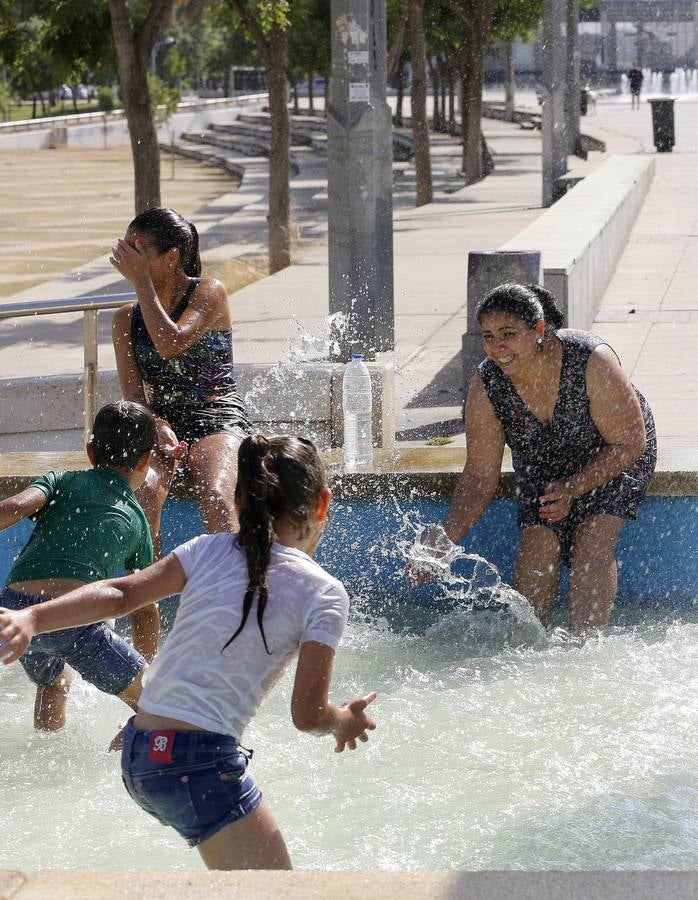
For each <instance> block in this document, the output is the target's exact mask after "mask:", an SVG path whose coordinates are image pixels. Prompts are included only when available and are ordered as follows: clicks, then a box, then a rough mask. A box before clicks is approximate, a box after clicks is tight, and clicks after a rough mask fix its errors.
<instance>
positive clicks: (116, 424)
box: [92, 400, 157, 472]
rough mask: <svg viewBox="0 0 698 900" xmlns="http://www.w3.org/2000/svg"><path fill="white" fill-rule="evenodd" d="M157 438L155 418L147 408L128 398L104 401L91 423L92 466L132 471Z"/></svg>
mask: <svg viewBox="0 0 698 900" xmlns="http://www.w3.org/2000/svg"><path fill="white" fill-rule="evenodd" d="M156 440H157V427H156V425H155V418H154V417H153V414H152V413H151V412H150V410H149V409H146V408H145V406H142V405H141V404H140V403H132V402H131V401H130V400H118V401H117V402H116V403H107V404H106V406H103V407H102V408H101V409H100V411H99V412H98V413H97V415H96V416H95V421H94V424H93V426H92V451H93V454H94V461H95V466H97V467H98V468H99V467H102V468H106V467H111V468H114V469H123V470H124V471H126V472H132V471H133V470H134V469H135V468H136V464H137V462H138V460H139V459H140V458H141V457H142V456H143V454H144V453H147V452H148V450H152V449H153V447H154V446H155V442H156Z"/></svg>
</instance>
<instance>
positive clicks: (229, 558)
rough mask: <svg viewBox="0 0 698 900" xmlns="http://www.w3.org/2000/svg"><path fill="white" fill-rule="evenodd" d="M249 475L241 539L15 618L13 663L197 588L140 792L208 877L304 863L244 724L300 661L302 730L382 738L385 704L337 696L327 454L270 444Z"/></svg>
mask: <svg viewBox="0 0 698 900" xmlns="http://www.w3.org/2000/svg"><path fill="white" fill-rule="evenodd" d="M238 467H239V469H238V481H237V488H236V494H235V500H236V505H237V508H238V513H239V517H240V531H239V533H238V534H232V535H231V534H228V533H224V534H206V535H202V536H200V537H197V538H194V540H192V541H189V542H187V543H186V544H183V545H182V546H181V547H178V548H177V549H176V550H174V551H173V552H172V553H170V554H169V556H167V557H166V558H165V559H163V560H161V561H159V562H157V563H155V565H153V566H150V567H149V568H147V569H144V570H142V571H140V572H136V573H134V574H132V575H128V576H126V577H124V578H114V579H110V580H108V581H101V582H95V583H94V584H89V585H85V587H83V588H79V589H78V590H75V591H72V592H71V593H69V594H65V595H64V596H63V597H61V598H60V599H57V600H52V601H50V602H46V603H42V604H39V605H37V606H33V607H29V608H27V609H23V610H21V611H9V610H2V611H0V628H1V629H2V631H1V632H0V639H1V640H2V642H1V643H0V648H2V649H0V654H2V653H5V657H4V661H5V663H6V664H7V663H10V662H13V661H14V660H15V659H18V658H19V657H20V656H21V654H22V653H23V652H24V649H25V648H26V646H27V645H28V643H29V641H30V640H31V638H32V636H33V635H34V634H39V633H42V632H46V631H55V630H57V629H60V628H68V627H73V626H77V625H85V624H88V623H90V622H97V621H101V620H103V619H107V618H112V617H116V616H124V615H126V614H127V613H132V612H133V611H134V610H137V609H140V608H141V607H144V606H147V605H148V604H150V603H153V602H155V601H157V600H161V599H162V598H163V597H168V596H170V595H171V594H177V593H181V601H180V605H179V609H178V612H177V617H176V619H175V623H174V626H173V628H172V631H171V633H170V635H169V636H168V638H167V640H166V642H165V644H164V646H163V647H162V649H161V650H160V652H159V653H158V655H157V657H156V659H155V661H154V662H153V664H152V665H151V666H150V668H149V669H147V671H146V673H145V675H144V677H143V693H142V695H141V698H140V701H139V706H138V712H137V714H136V716H135V717H134V718H133V719H131V721H130V722H129V723H128V725H127V726H126V729H125V732H124V745H123V752H122V774H123V779H124V783H125V785H126V788H127V790H128V792H129V794H130V795H131V796H132V797H133V799H134V800H135V801H136V803H138V804H139V805H140V806H141V807H142V808H143V809H144V810H146V812H148V813H150V814H151V815H153V816H154V817H155V818H156V819H158V820H159V821H160V822H162V823H163V824H166V825H171V826H172V827H173V828H175V829H176V830H177V831H178V832H179V833H180V834H181V835H182V836H183V837H184V838H185V839H186V840H187V841H188V843H189V845H190V846H193V847H196V848H197V849H198V851H199V853H200V854H201V857H202V859H203V860H204V862H205V864H206V865H207V866H208V868H210V869H253V868H259V869H277V868H278V869H283V868H290V867H291V861H290V859H289V855H288V851H287V849H286V844H285V843H284V839H283V837H282V836H281V833H280V831H279V829H278V826H277V825H276V822H275V821H274V818H273V816H272V814H271V812H270V810H269V808H268V807H267V805H266V803H265V802H264V801H262V796H261V793H260V791H259V789H258V788H257V786H256V785H255V783H254V782H253V781H252V779H251V778H250V776H249V775H248V774H247V771H246V770H247V765H248V755H251V754H248V753H246V752H244V751H243V749H242V748H241V747H240V745H239V741H240V739H241V738H242V734H243V731H244V728H245V727H246V725H247V724H248V722H249V721H250V720H251V719H252V718H253V716H254V714H255V712H256V711H257V708H258V706H259V704H260V703H261V701H262V699H263V697H264V695H265V694H266V692H267V691H268V690H269V689H270V687H271V686H272V685H273V684H274V682H275V681H276V679H277V678H278V677H279V676H280V675H281V673H282V671H283V669H284V668H285V666H286V665H287V664H288V663H289V661H290V660H291V659H292V657H294V656H295V655H296V654H298V653H299V651H300V653H299V657H298V663H297V666H296V676H295V682H294V687H293V699H292V703H291V715H292V719H293V723H294V725H295V726H296V728H298V729H299V730H301V731H308V732H313V733H315V734H333V735H334V737H335V740H336V747H335V750H337V751H338V752H341V751H342V750H343V749H344V747H345V746H348V747H349V748H350V749H352V750H354V749H356V741H357V739H358V740H360V741H366V740H368V734H367V732H368V731H370V730H372V729H373V728H375V722H374V721H373V720H372V719H371V718H369V717H368V716H367V715H366V712H365V709H366V707H367V705H368V704H369V703H370V702H371V701H372V700H373V699H375V696H376V695H375V694H374V693H371V694H368V695H367V696H365V697H361V698H358V699H356V700H352V701H351V702H349V703H345V704H343V705H342V706H335V705H333V704H332V703H330V702H329V699H328V693H329V687H330V680H331V675H332V662H333V658H334V653H335V649H336V647H337V644H338V642H339V638H340V637H341V634H342V631H343V629H344V625H345V623H346V617H347V609H348V598H347V594H346V591H345V590H344V587H343V586H342V584H341V583H340V582H339V581H337V580H336V579H335V578H332V576H331V575H328V573H327V572H325V571H324V570H323V569H322V568H321V567H320V566H319V565H318V564H317V563H315V562H314V561H313V560H312V559H311V557H312V555H313V553H314V551H315V549H316V547H317V546H318V544H319V542H320V539H321V537H322V532H323V529H324V527H325V523H326V521H327V510H328V506H329V502H330V491H329V489H328V487H327V483H326V480H325V474H324V471H323V468H322V463H321V462H320V459H319V457H318V454H317V451H316V450H315V447H314V446H313V445H312V444H311V443H310V441H305V440H303V439H301V438H295V437H272V438H265V437H263V436H262V435H255V436H253V437H248V438H245V440H244V441H243V442H242V444H241V445H240V450H239V455H238ZM255 600H256V606H255ZM253 610H254V616H252V617H250V613H251V612H252V611H253ZM250 618H251V620H250Z"/></svg>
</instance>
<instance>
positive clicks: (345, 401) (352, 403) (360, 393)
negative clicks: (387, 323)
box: [342, 353, 373, 472]
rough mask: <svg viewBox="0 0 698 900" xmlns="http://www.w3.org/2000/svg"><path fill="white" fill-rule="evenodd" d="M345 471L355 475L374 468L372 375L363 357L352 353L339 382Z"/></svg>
mask: <svg viewBox="0 0 698 900" xmlns="http://www.w3.org/2000/svg"><path fill="white" fill-rule="evenodd" d="M342 409H343V412H344V469H345V471H346V472H356V471H359V470H360V469H368V468H371V467H372V465H373V428H372V416H371V411H372V402H371V376H370V375H369V372H368V369H367V368H366V364H365V363H364V361H363V354H361V353H353V354H352V357H351V362H350V363H347V367H346V369H345V370H344V380H343V382H342Z"/></svg>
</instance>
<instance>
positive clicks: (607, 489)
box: [479, 328, 657, 563]
mask: <svg viewBox="0 0 698 900" xmlns="http://www.w3.org/2000/svg"><path fill="white" fill-rule="evenodd" d="M557 337H558V339H559V340H560V342H561V343H562V367H561V370H560V388H559V393H558V397H557V402H556V404H555V410H554V412H553V417H552V421H551V422H550V423H546V422H541V421H540V420H539V419H537V418H536V416H534V415H533V413H532V412H531V410H530V409H529V408H528V406H526V404H525V403H524V402H523V400H522V399H521V397H520V396H519V395H518V393H517V391H516V388H515V387H514V385H513V384H512V382H511V381H510V379H509V378H508V377H507V376H506V375H505V374H504V372H503V371H502V369H501V368H500V367H499V366H498V365H497V363H495V362H494V361H493V360H491V359H486V360H485V361H484V362H482V363H480V366H479V373H480V377H481V378H482V382H483V384H484V386H485V390H486V391H487V396H488V397H489V399H490V402H491V404H492V406H493V408H494V411H495V414H496V416H497V418H498V419H499V420H500V422H501V423H502V426H503V428H504V434H505V436H506V441H507V444H508V445H509V447H510V448H511V455H512V462H513V465H514V474H515V478H516V493H517V498H518V507H519V510H518V512H519V528H527V527H529V526H531V525H541V524H546V523H542V522H541V519H540V516H539V512H538V511H539V509H540V503H539V500H538V498H539V497H540V496H541V495H542V494H543V493H545V488H546V486H547V485H548V483H549V482H551V481H557V480H558V479H562V478H568V477H569V476H571V475H573V474H574V473H575V472H578V471H579V470H580V469H582V468H583V467H584V466H586V465H587V464H588V463H589V462H590V461H591V460H592V459H593V458H594V456H595V455H596V454H597V453H598V452H599V450H600V449H601V448H602V447H604V446H606V442H605V441H604V439H603V438H602V437H601V435H600V434H599V431H598V429H597V428H596V425H595V424H594V421H593V419H592V418H591V415H590V412H589V397H588V394H587V387H586V370H587V363H588V361H589V357H590V356H591V354H592V352H593V351H594V349H595V348H596V347H599V346H600V345H602V344H605V343H606V342H605V341H603V340H601V338H599V337H596V336H595V335H593V334H588V333H587V332H584V331H574V330H572V329H568V328H563V329H560V330H559V331H557ZM635 393H636V394H637V397H638V400H639V401H640V407H641V409H642V415H643V419H644V421H645V430H646V433H647V440H646V443H645V450H644V452H643V453H642V455H641V456H639V457H638V458H637V459H636V460H635V462H634V463H633V464H632V465H631V466H629V467H628V468H627V469H626V470H625V471H624V472H622V473H621V474H620V475H618V476H616V477H615V478H613V479H611V481H608V482H606V484H602V485H600V486H599V487H597V488H594V490H592V491H589V492H588V493H587V494H583V495H582V496H581V497H578V498H577V499H576V500H575V501H574V503H573V504H572V508H571V510H570V512H569V514H568V515H567V516H566V518H564V519H563V520H562V521H561V522H555V523H550V524H546V527H548V528H550V529H551V530H552V531H554V532H555V534H556V535H557V537H558V539H559V541H560V547H561V549H562V556H563V559H564V560H565V561H566V562H568V563H569V560H570V552H571V547H572V541H573V539H574V532H575V529H576V528H577V526H578V525H581V523H582V522H584V521H585V520H586V519H588V518H590V517H591V516H594V515H599V514H606V515H611V516H618V517H620V518H622V519H634V518H635V517H636V516H637V509H638V506H639V504H640V501H641V500H642V498H643V497H644V496H645V492H646V490H647V486H648V485H649V482H650V479H651V478H652V473H653V472H654V467H655V464H656V462H657V435H656V431H655V427H654V420H653V418H652V412H651V410H650V408H649V404H648V403H647V401H646V400H645V398H644V397H643V396H642V394H641V393H640V392H639V391H638V390H637V388H635Z"/></svg>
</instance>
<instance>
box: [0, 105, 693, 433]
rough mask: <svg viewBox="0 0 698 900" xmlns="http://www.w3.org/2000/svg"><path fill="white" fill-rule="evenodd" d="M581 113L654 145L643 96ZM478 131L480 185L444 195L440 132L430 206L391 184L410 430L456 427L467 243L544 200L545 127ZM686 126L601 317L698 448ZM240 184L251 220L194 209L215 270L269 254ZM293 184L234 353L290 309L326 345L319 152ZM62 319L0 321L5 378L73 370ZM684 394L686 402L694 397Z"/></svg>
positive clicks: (285, 324)
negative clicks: (269, 272) (269, 266)
mask: <svg viewBox="0 0 698 900" xmlns="http://www.w3.org/2000/svg"><path fill="white" fill-rule="evenodd" d="M583 124H584V128H585V130H588V131H590V132H592V133H595V134H597V135H598V136H600V137H602V138H603V139H604V140H605V141H606V142H607V145H608V151H609V152H620V153H638V152H653V147H652V144H651V125H650V110H649V105H643V107H642V109H641V110H640V111H639V112H632V111H631V110H630V109H629V108H627V109H626V108H625V107H624V106H623V105H622V104H619V103H617V102H609V103H603V102H599V104H598V106H597V111H596V115H595V116H589V117H587V118H586V119H584V120H583ZM484 127H485V133H486V136H487V138H488V141H489V143H490V146H491V148H492V151H493V153H494V156H495V161H496V164H497V167H496V169H495V172H494V173H493V174H492V175H491V176H490V177H488V178H487V179H485V180H484V181H483V182H481V183H480V184H477V185H473V186H471V187H468V188H465V189H463V190H456V191H455V192H454V193H449V190H453V189H454V188H457V187H458V180H457V176H456V172H457V168H458V162H459V155H458V147H457V145H456V144H455V143H454V142H453V141H450V140H449V139H445V138H435V140H434V159H435V165H434V169H435V173H436V177H435V181H436V184H437V187H438V188H440V189H439V190H437V193H436V197H435V202H434V203H433V204H430V205H429V206H427V207H422V208H421V209H414V208H413V207H412V206H411V203H412V197H413V186H412V184H411V180H412V175H411V173H410V172H409V170H408V172H407V173H406V175H405V176H404V177H403V179H401V180H399V181H398V182H397V184H396V204H395V205H396V213H395V298H396V300H395V306H396V350H395V352H394V353H393V354H391V355H390V356H389V359H391V360H392V361H393V362H394V363H395V364H396V366H397V368H398V379H397V383H398V393H399V406H400V409H401V412H400V414H399V416H398V428H399V431H400V437H401V438H402V439H406V440H409V439H415V440H418V439H423V437H424V436H425V435H426V434H429V433H442V434H443V433H448V432H455V431H457V430H459V425H458V419H459V416H460V406H461V399H462V385H461V383H460V381H461V379H460V363H459V359H458V354H459V350H460V341H461V334H462V332H463V331H464V324H465V301H466V273H467V254H468V251H470V250H488V249H496V248H497V247H499V246H501V245H502V244H503V243H505V242H506V241H507V240H509V239H510V238H511V237H513V236H514V235H515V234H517V233H518V232H519V231H520V230H521V229H522V228H524V227H525V226H526V225H527V224H528V223H529V222H530V221H532V220H533V219H534V218H535V217H536V216H538V215H540V214H541V212H542V209H541V207H540V190H541V187H540V177H541V176H540V135H539V133H538V132H531V131H524V130H522V129H520V128H519V127H518V126H512V125H510V124H508V123H499V122H491V121H490V122H485V123H484ZM677 138H678V140H677V147H676V149H675V152H674V153H673V154H664V155H657V167H658V168H657V178H656V180H655V184H654V186H653V188H652V190H651V193H650V196H649V197H648V200H647V202H646V204H645V207H644V209H643V211H642V213H641V215H640V217H639V218H638V222H637V224H636V227H635V229H634V231H633V234H632V236H631V240H630V242H629V244H628V247H627V249H626V252H625V253H624V255H623V257H622V259H621V261H620V264H619V266H618V269H617V272H616V276H615V277H614V279H613V281H612V282H611V284H610V286H609V289H608V291H607V294H606V297H605V298H604V302H603V305H602V308H601V311H600V314H599V319H598V322H597V324H596V326H595V327H596V330H597V331H599V332H600V333H601V334H603V335H604V336H606V337H608V339H609V340H610V341H612V342H613V344H614V346H615V347H616V348H617V349H618V351H619V352H620V354H621V355H622V357H623V359H624V362H625V364H626V366H627V368H628V369H629V371H630V372H631V374H632V377H633V379H634V380H635V381H636V382H637V383H638V386H639V387H641V388H642V389H643V390H644V391H645V392H646V393H647V395H648V397H649V399H650V401H651V403H652V405H653V407H654V409H655V412H656V415H657V419H658V423H659V430H660V437H661V439H662V442H663V444H664V446H665V447H671V446H674V447H694V448H695V447H698V423H697V422H696V416H695V398H696V392H697V391H698V361H696V360H695V359H694V357H695V355H696V354H695V347H696V337H697V336H698V335H697V334H696V332H697V330H698V321H697V320H698V308H697V305H696V301H695V299H694V297H695V293H694V284H695V275H696V274H697V273H696V266H695V264H694V263H693V262H692V259H693V257H692V255H691V247H692V246H693V244H694V243H695V241H696V239H697V238H698V213H694V211H695V210H696V209H698V179H696V178H695V171H696V164H697V163H698V104H696V103H693V102H686V103H680V104H677ZM602 158H603V157H602V155H601V154H592V157H591V158H590V161H589V162H588V163H586V164H584V163H580V162H576V161H575V167H576V168H581V169H584V168H590V167H593V166H594V165H596V164H598V163H599V162H600V161H601V159H602ZM255 177H258V178H259V179H262V178H263V175H262V174H261V173H259V172H257V174H256V176H255ZM245 187H246V189H247V191H249V192H250V198H251V199H250V202H249V204H248V205H247V206H246V215H245V217H242V216H240V214H239V206H240V202H241V201H242V200H243V197H242V196H238V197H235V195H233V194H227V195H225V197H224V198H220V200H219V201H216V202H214V203H212V204H210V205H209V206H208V207H206V209H205V210H203V211H202V212H201V213H200V214H199V216H198V220H200V221H201V223H202V226H203V227H202V231H203V232H204V237H203V241H204V247H207V248H208V249H207V254H208V262H209V263H210V268H213V269H214V270H215V266H216V261H217V260H220V259H221V258H222V257H224V256H225V255H226V254H229V253H230V252H231V248H232V252H238V251H242V258H244V257H245V255H247V257H249V258H254V256H255V254H259V253H260V252H261V250H262V247H263V244H262V240H263V230H264V214H265V204H264V202H263V187H262V183H261V181H259V182H258V183H257V185H256V184H255V181H254V179H249V180H248V184H247V186H245V185H243V188H245ZM256 187H258V188H259V190H257V196H256V199H255V198H254V197H253V194H254V193H255V188H256ZM294 189H295V191H296V196H298V195H299V194H298V192H304V197H305V200H306V201H307V200H311V201H312V203H311V204H309V205H306V207H305V209H306V212H305V213H304V214H303V222H302V225H303V228H304V233H305V235H306V236H308V240H307V241H306V242H305V243H304V244H303V245H302V246H301V252H302V255H301V258H300V259H299V260H298V264H297V265H296V266H294V267H292V269H291V270H286V271H285V272H281V273H279V274H277V275H275V276H273V277H272V278H266V279H264V280H262V281H258V282H255V283H254V284H250V285H249V286H247V287H245V288H243V289H242V290H240V291H238V292H237V293H235V294H234V295H233V297H232V306H233V312H234V318H235V323H236V337H235V347H236V359H237V360H238V361H239V362H276V361H278V360H279V359H280V358H283V357H284V356H285V355H286V352H287V347H288V342H289V340H294V339H295V337H296V335H297V330H296V327H295V325H294V323H293V317H295V319H297V320H299V321H300V322H301V323H302V325H303V326H304V328H306V329H308V330H309V331H311V332H315V333H316V334H318V335H320V338H319V340H318V341H317V342H316V344H317V345H318V346H321V345H322V334H323V333H324V332H325V328H326V326H325V316H326V314H327V272H326V254H327V250H326V242H325V239H324V238H325V225H324V221H323V210H324V204H325V202H326V183H325V181H324V173H323V167H322V165H321V164H319V165H318V164H317V163H316V162H313V164H312V165H310V164H308V165H306V167H305V168H303V167H302V169H301V176H300V177H299V179H297V180H295V181H294ZM308 209H309V212H307V210H308ZM207 234H208V235H209V236H210V237H209V238H207V237H206V235H207ZM214 235H217V237H216V240H215V241H214V240H212V238H213V237H214ZM260 235H261V237H260ZM206 258H207V257H206V255H205V259H206ZM90 274H91V280H90V281H83V282H82V283H81V284H80V285H75V284H73V285H72V290H73V292H74V293H85V292H87V291H91V290H94V289H96V288H98V287H99V288H101V289H103V290H107V291H109V292H113V291H115V290H118V289H121V288H123V283H118V282H116V281H115V280H114V277H113V274H112V273H111V272H109V271H108V270H107V269H106V268H105V266H104V261H103V260H102V261H101V262H100V261H97V262H96V263H95V264H94V265H93V267H92V269H91V271H90ZM70 287H71V286H70V284H69V283H68V281H67V280H61V281H59V282H53V283H49V284H47V285H46V286H45V288H44V290H43V291H42V293H44V295H45V296H70ZM76 287H78V288H79V290H75V288H76ZM57 292H62V293H57ZM34 294H35V295H36V294H37V292H36V291H35V292H34ZM632 310H635V311H634V312H632ZM66 318H67V317H64V318H63V319H62V320H60V322H59V321H54V322H47V321H43V322H39V321H36V322H30V323H27V324H26V325H24V326H23V330H22V336H21V337H19V338H18V334H19V327H15V326H13V325H10V324H8V323H1V325H2V327H0V377H9V376H19V375H28V374H35V373H36V374H38V373H39V372H48V371H51V372H68V371H78V370H79V369H80V366H81V332H80V326H79V322H73V323H72V324H69V323H68V322H66ZM104 319H105V321H104V322H103V323H102V325H101V326H100V336H101V340H102V346H101V348H100V352H101V360H102V365H103V366H104V367H105V368H109V367H113V356H112V353H111V348H110V346H109V334H108V332H109V328H108V317H107V316H105V317H104ZM687 402H688V403H691V402H692V403H693V406H692V408H691V407H688V406H687V405H686V403H687ZM691 410H692V411H691ZM460 440H462V438H460Z"/></svg>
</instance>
